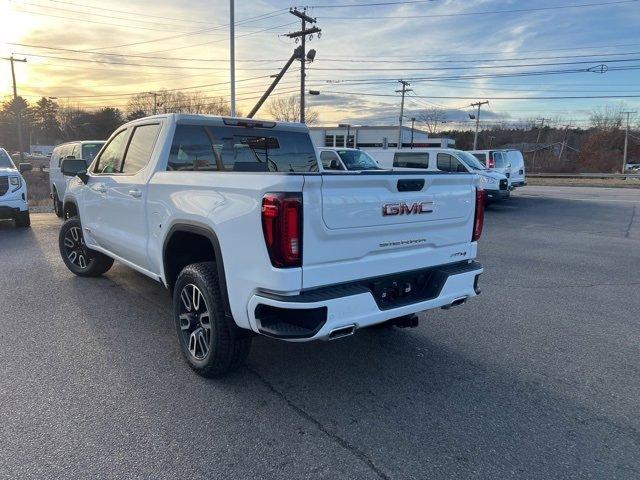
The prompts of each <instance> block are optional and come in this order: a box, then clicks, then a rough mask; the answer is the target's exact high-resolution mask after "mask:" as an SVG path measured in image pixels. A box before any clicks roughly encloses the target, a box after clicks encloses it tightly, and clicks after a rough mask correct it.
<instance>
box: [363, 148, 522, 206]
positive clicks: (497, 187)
mask: <svg viewBox="0 0 640 480" xmlns="http://www.w3.org/2000/svg"><path fill="white" fill-rule="evenodd" d="M368 153H369V154H370V155H371V156H372V157H373V158H374V159H375V160H376V161H377V162H378V165H379V166H380V167H381V168H393V169H394V170H408V169H411V170H418V169H425V170H431V171H440V172H461V173H468V172H470V173H475V174H476V175H478V179H479V186H481V187H482V188H483V189H484V190H485V192H486V195H487V201H496V200H503V199H505V198H508V197H509V181H508V180H507V177H506V176H504V175H503V174H501V173H498V172H496V171H492V170H489V169H487V168H486V167H485V166H484V165H482V163H480V162H479V161H478V159H477V158H476V157H474V156H473V155H471V154H470V153H468V152H463V151H462V150H455V149H452V148H414V149H401V150H397V149H381V150H368Z"/></svg>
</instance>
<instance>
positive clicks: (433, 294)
mask: <svg viewBox="0 0 640 480" xmlns="http://www.w3.org/2000/svg"><path fill="white" fill-rule="evenodd" d="M482 272H483V268H482V265H480V264H479V263H478V262H475V261H471V262H460V263H455V264H450V265H444V266H441V267H436V268H432V269H424V270H416V271H412V272H404V273H400V274H396V275H388V276H385V277H376V278H372V279H365V280H361V281H357V282H350V283H348V284H342V285H336V286H332V287H322V288H317V289H312V290H308V291H304V292H302V293H301V294H299V295H295V296H282V295H276V294H269V293H261V294H256V295H253V296H252V297H251V299H250V300H249V304H248V316H249V322H250V324H251V328H252V329H253V330H254V331H255V332H257V333H261V334H263V335H267V336H270V337H275V338H279V339H282V340H288V341H295V342H307V341H312V340H330V339H332V338H334V337H333V335H332V332H335V331H337V330H340V329H343V328H349V327H353V330H354V331H355V330H357V329H359V328H364V327H369V326H371V325H375V324H378V323H382V322H385V321H387V320H390V319H393V318H397V317H401V316H404V315H410V314H414V313H417V312H421V311H424V310H430V309H432V308H439V307H447V306H450V305H451V304H453V303H454V302H456V303H459V302H462V301H464V300H466V299H468V298H471V297H475V296H476V295H477V294H478V293H479V289H478V277H479V276H480V274H482ZM423 274H424V275H426V276H427V279H426V280H425V281H424V283H422V286H421V287H418V285H419V284H420V280H419V279H420V278H422V277H420V275H423ZM413 279H416V282H415V284H414V285H416V286H415V288H413V290H412V291H411V293H404V291H405V289H406V288H405V287H406V286H407V285H408V284H409V285H411V282H412V281H413ZM394 285H395V287H394ZM385 292H387V293H388V294H389V295H390V296H389V297H385ZM392 292H396V293H399V295H397V296H395V295H394V296H391V293H392ZM385 298H393V300H385Z"/></svg>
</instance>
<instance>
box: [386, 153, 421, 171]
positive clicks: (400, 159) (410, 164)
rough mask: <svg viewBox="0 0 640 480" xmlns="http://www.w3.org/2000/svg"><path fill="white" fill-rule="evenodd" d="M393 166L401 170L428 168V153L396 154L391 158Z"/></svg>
mask: <svg viewBox="0 0 640 480" xmlns="http://www.w3.org/2000/svg"><path fill="white" fill-rule="evenodd" d="M393 166H394V167H401V168H429V153H428V152H424V153H423V152H420V153H418V152H397V153H396V154H395V155H394V157H393Z"/></svg>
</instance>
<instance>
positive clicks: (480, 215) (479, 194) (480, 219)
mask: <svg viewBox="0 0 640 480" xmlns="http://www.w3.org/2000/svg"><path fill="white" fill-rule="evenodd" d="M485 200H486V195H485V193H484V190H482V189H481V188H478V189H476V214H475V216H474V217H473V235H472V237H471V241H472V242H476V241H478V240H479V239H480V236H481V235H482V227H483V226H484V203H485Z"/></svg>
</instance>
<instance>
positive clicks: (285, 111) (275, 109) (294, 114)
mask: <svg viewBox="0 0 640 480" xmlns="http://www.w3.org/2000/svg"><path fill="white" fill-rule="evenodd" d="M267 113H268V114H269V115H271V116H272V117H273V118H275V119H276V120H279V121H281V122H298V121H299V120H300V99H299V98H298V97H296V96H291V97H275V98H272V99H271V100H269V102H268V103H267ZM304 115H305V119H306V123H308V124H314V123H316V122H317V121H318V112H317V111H315V110H314V109H313V108H311V107H309V106H307V107H306V109H305V112H304Z"/></svg>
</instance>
